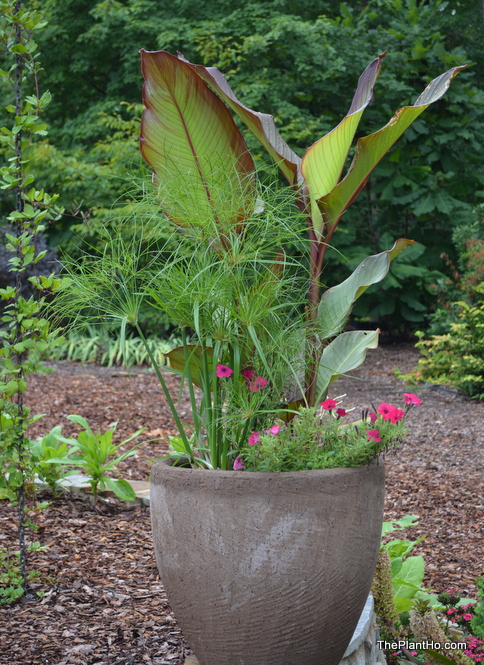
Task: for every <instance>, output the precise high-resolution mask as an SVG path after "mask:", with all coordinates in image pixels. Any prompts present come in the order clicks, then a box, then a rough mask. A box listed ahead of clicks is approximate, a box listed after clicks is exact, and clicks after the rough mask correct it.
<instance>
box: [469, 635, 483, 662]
mask: <svg viewBox="0 0 484 665" xmlns="http://www.w3.org/2000/svg"><path fill="white" fill-rule="evenodd" d="M464 653H465V655H466V656H468V657H469V658H472V660H473V661H474V662H475V663H481V662H483V661H484V640H481V639H480V638H479V637H473V636H472V635H469V636H468V637H467V649H464Z"/></svg>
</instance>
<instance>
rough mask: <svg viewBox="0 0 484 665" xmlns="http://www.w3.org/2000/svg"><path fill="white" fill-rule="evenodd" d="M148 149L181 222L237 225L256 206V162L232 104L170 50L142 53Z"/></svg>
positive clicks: (168, 204) (166, 202) (163, 195)
mask: <svg viewBox="0 0 484 665" xmlns="http://www.w3.org/2000/svg"><path fill="white" fill-rule="evenodd" d="M141 70H142V73H143V76H144V78H145V83H144V85H143V101H144V104H145V107H146V109H145V111H144V113H143V119H142V123H141V139H140V144H141V153H142V155H143V157H144V159H145V160H146V161H147V162H148V164H150V165H151V166H152V167H153V170H154V175H155V180H156V182H157V185H158V188H159V193H160V199H161V205H162V208H163V210H164V212H165V213H166V214H167V215H168V216H169V217H170V218H171V219H172V220H173V221H174V222H175V223H176V224H179V225H181V226H186V225H187V224H188V223H191V224H193V223H197V222H198V223H199V224H204V223H206V222H207V221H209V220H214V221H216V222H217V223H218V224H219V225H220V226H222V227H224V228H226V227H233V226H234V225H237V224H238V223H239V222H240V221H241V220H243V219H244V218H245V217H246V216H247V215H248V214H252V212H253V210H254V207H255V188H254V186H255V175H254V163H253V161H252V157H251V156H250V153H249V151H248V148H247V146H246V144H245V141H244V138H243V136H242V134H241V132H240V130H239V129H238V127H237V126H236V124H235V122H234V120H233V118H232V116H231V114H230V111H229V110H228V108H227V107H226V106H225V104H224V103H223V102H222V101H221V100H220V99H219V97H217V95H216V94H215V93H214V92H212V90H210V88H209V87H208V85H207V84H206V83H205V82H204V81H203V80H202V79H201V78H200V76H198V75H197V74H196V73H195V72H194V70H193V69H192V68H191V67H190V66H189V65H188V64H187V63H186V62H183V61H182V60H180V59H178V58H177V57H175V56H173V55H171V54H170V53H167V52H166V51H145V50H144V49H143V50H142V51H141Z"/></svg>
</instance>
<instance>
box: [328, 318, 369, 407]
mask: <svg viewBox="0 0 484 665" xmlns="http://www.w3.org/2000/svg"><path fill="white" fill-rule="evenodd" d="M378 334H379V331H378V330H372V331H362V330H353V331H351V332H345V333H341V335H338V337H336V338H335V339H334V340H333V341H332V342H331V344H328V346H327V347H326V348H325V349H324V351H323V353H322V355H321V360H320V362H319V367H318V375H317V379H316V386H317V389H316V404H317V403H318V402H319V401H320V400H321V399H322V398H323V396H324V395H325V394H326V391H327V390H328V387H329V386H330V384H331V383H332V382H333V381H336V379H337V378H338V377H339V376H341V375H342V374H345V373H346V372H350V371H351V370H352V369H356V368H357V367H359V366H360V365H361V363H362V362H363V361H364V359H365V357H366V351H367V349H376V348H377V346H378Z"/></svg>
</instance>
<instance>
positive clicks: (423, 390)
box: [0, 345, 484, 665]
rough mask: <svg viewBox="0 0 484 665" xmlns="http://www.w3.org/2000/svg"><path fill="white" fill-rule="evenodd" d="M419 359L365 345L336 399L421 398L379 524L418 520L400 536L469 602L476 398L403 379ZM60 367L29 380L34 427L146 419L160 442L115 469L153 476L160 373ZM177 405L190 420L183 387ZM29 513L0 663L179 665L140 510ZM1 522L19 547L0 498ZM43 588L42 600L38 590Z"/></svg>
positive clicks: (476, 526)
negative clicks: (27, 544) (30, 572)
mask: <svg viewBox="0 0 484 665" xmlns="http://www.w3.org/2000/svg"><path fill="white" fill-rule="evenodd" d="M417 357H418V356H417V354H416V352H415V350H414V349H413V347H411V346H401V345H400V346H395V347H393V346H388V347H381V348H379V349H377V350H375V351H372V352H369V354H368V359H367V361H366V362H365V364H364V366H363V367H361V368H360V369H359V370H357V371H355V372H354V376H355V377H356V379H348V378H345V379H343V380H340V381H339V382H337V383H335V384H334V386H333V391H332V395H331V396H333V397H334V396H337V395H341V394H343V393H346V398H345V402H344V404H345V407H346V408H349V407H351V406H355V407H358V409H359V408H360V407H367V406H370V405H371V404H372V402H373V403H374V404H378V403H379V402H380V401H387V402H390V403H394V404H397V403H399V402H400V404H401V393H402V392H403V391H407V392H416V393H417V394H418V395H419V396H420V397H421V398H422V399H423V404H422V406H421V407H420V408H418V409H417V408H415V409H413V411H412V412H411V413H410V414H409V419H408V420H409V425H410V434H409V437H408V441H407V443H406V444H405V445H404V446H403V447H402V448H401V449H400V450H399V451H398V452H397V453H396V454H389V455H387V459H386V465H387V499H386V512H385V519H387V520H390V519H398V518H400V517H403V516H404V515H406V514H410V513H412V514H416V515H418V516H419V524H418V525H417V526H415V527H412V528H411V529H408V530H406V531H405V532H401V537H405V538H411V539H415V538H417V537H419V536H422V535H424V536H426V538H425V540H424V541H423V542H422V543H420V544H419V545H418V546H417V547H416V549H415V553H417V554H423V555H424V557H425V562H426V578H425V583H426V585H427V586H428V587H430V586H432V587H433V588H434V589H435V590H437V591H441V590H444V589H448V588H453V589H458V590H459V591H460V592H462V593H463V594H464V595H466V596H469V597H475V595H476V588H475V584H474V578H475V577H476V576H478V575H479V574H480V573H481V572H482V571H483V569H484V557H483V555H482V552H484V520H483V516H484V476H483V471H482V469H483V468H484V446H483V443H484V428H483V424H484V405H483V404H480V403H476V402H474V401H472V400H470V399H468V398H466V397H463V396H461V395H459V394H457V393H455V392H453V391H449V390H444V389H435V387H432V386H424V387H422V386H418V387H405V385H404V384H402V383H401V381H398V380H397V379H396V378H395V376H394V369H395V368H399V369H400V370H401V371H404V372H406V371H408V370H409V369H411V368H412V367H413V366H414V365H415V363H416V360H417ZM55 367H56V371H55V373H52V374H43V375H38V376H35V377H33V378H32V379H31V381H30V384H29V389H28V393H27V397H26V399H27V403H28V404H29V405H30V406H31V408H32V409H33V411H34V412H35V413H44V414H46V415H45V417H44V418H42V419H41V420H39V421H38V422H37V423H36V424H35V426H34V427H33V428H32V435H33V436H39V435H41V434H44V433H45V432H47V431H48V430H49V429H50V428H52V427H53V426H54V425H57V424H60V423H62V424H63V425H64V433H65V434H70V433H74V432H75V431H77V429H76V427H75V426H74V425H72V424H71V423H70V422H69V421H68V420H66V419H65V417H64V416H66V415H69V414H81V415H83V416H84V417H85V418H87V420H88V421H89V423H90V424H91V426H92V427H93V429H97V428H101V429H102V430H104V429H106V428H107V426H108V425H109V423H111V422H112V421H115V420H118V421H119V423H118V428H117V433H116V440H117V441H118V442H120V441H122V440H123V439H124V438H126V437H127V436H128V435H129V434H131V433H132V432H134V431H135V430H136V429H138V428H140V427H146V430H145V432H144V434H143V437H145V438H152V439H155V440H154V441H151V442H149V443H146V444H144V445H143V446H141V447H140V448H139V449H138V452H137V455H136V457H132V458H129V459H128V460H126V462H124V463H123V464H122V466H121V470H122V471H123V474H124V476H125V477H126V478H128V479H129V478H132V479H137V480H145V479H147V478H148V474H149V468H150V465H149V461H150V460H153V459H155V458H157V457H160V456H162V455H163V454H164V452H165V450H166V444H165V443H164V442H163V439H164V438H165V439H166V436H167V435H168V434H169V433H173V434H174V433H175V430H174V427H173V423H172V421H171V417H170V415H169V410H168V407H167V405H166V402H165V400H164V397H163V394H162V392H161V389H160V388H159V386H158V384H157V382H156V377H155V376H154V375H153V374H152V373H150V372H146V371H139V370H136V371H134V372H133V373H132V376H131V377H128V376H127V375H126V373H124V372H123V371H122V370H120V369H118V368H111V369H107V368H101V367H96V366H92V365H88V366H84V367H83V366H81V365H74V364H71V363H64V362H61V363H55ZM168 381H169V382H170V384H171V387H172V388H173V389H176V387H177V385H178V383H177V379H176V377H174V376H173V375H168ZM180 411H181V413H182V417H184V418H185V417H186V418H189V405H188V400H187V399H186V396H184V397H183V398H182V400H181V405H180ZM44 498H47V497H44ZM49 498H50V497H49ZM35 519H36V521H37V523H38V525H39V529H38V531H36V532H32V533H29V538H30V539H31V540H32V541H34V540H39V541H40V542H41V544H42V545H46V546H47V549H45V550H44V551H43V552H39V553H31V554H30V555H29V567H30V568H35V569H36V570H37V571H38V572H39V573H40V578H39V579H38V580H36V581H34V582H33V583H32V584H31V588H32V594H31V597H28V598H23V599H22V600H21V601H19V602H17V603H15V604H13V605H9V606H4V607H2V608H0V615H1V617H2V619H3V621H2V623H1V624H0V644H1V647H0V663H2V664H4V665H40V664H55V665H71V664H72V665H74V664H76V665H102V664H109V665H111V664H112V665H115V664H119V665H137V664H142V663H148V664H151V663H152V664H153V665H169V664H171V665H182V663H184V661H185V656H186V655H187V654H189V653H190V650H189V647H188V645H187V644H186V643H185V642H184V640H183V636H182V634H181V632H180V629H179V628H178V626H177V624H176V620H175V618H174V616H173V614H172V612H171V610H170V607H169V605H168V603H167V600H166V597H165V596H164V594H163V589H162V587H161V584H160V580H159V577H158V572H157V569H156V564H155V560H154V555H153V549H152V545H151V535H150V523H149V512H148V510H147V509H146V508H143V507H141V506H139V505H136V506H132V505H127V504H123V503H122V502H120V501H117V500H113V499H111V500H109V501H104V502H102V503H99V504H98V505H97V506H96V507H95V506H93V505H92V504H91V503H89V501H85V500H81V499H78V498H76V497H72V496H70V495H65V496H62V497H60V498H56V499H53V500H52V499H51V505H50V507H49V508H47V509H46V510H44V511H43V512H42V513H41V514H40V515H39V516H37V517H36V518H35ZM0 520H1V524H2V528H1V529H0V545H1V546H3V547H8V548H11V550H12V551H15V549H16V529H15V514H14V511H13V509H12V508H11V507H10V505H9V504H8V503H7V502H6V501H3V502H0ZM399 535H400V534H397V537H398V536H399ZM39 591H40V592H43V594H44V595H43V597H40V598H39V597H38V596H37V595H35V592H39Z"/></svg>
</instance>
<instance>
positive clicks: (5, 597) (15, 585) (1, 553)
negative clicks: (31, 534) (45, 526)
mask: <svg viewBox="0 0 484 665" xmlns="http://www.w3.org/2000/svg"><path fill="white" fill-rule="evenodd" d="M44 549H45V547H41V545H40V543H38V542H37V543H31V544H30V545H29V546H28V547H27V550H28V551H29V552H39V551H41V550H44ZM38 576H39V573H38V572H37V571H35V570H31V571H29V573H28V575H27V579H29V580H31V579H35V578H36V577H38ZM23 594H24V589H23V586H22V571H21V568H20V552H14V553H13V554H9V553H8V552H7V550H6V549H4V548H3V547H0V605H9V604H10V603H13V602H15V601H16V600H17V599H18V598H21V596H23Z"/></svg>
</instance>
